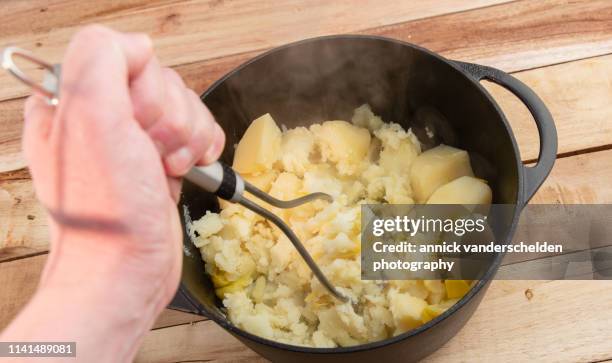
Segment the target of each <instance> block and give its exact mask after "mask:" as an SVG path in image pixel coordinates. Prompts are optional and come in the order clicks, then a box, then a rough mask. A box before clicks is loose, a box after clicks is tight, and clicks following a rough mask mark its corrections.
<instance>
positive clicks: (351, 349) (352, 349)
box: [179, 34, 525, 354]
mask: <svg viewBox="0 0 612 363" xmlns="http://www.w3.org/2000/svg"><path fill="white" fill-rule="evenodd" d="M328 39H366V40H373V41H384V42H389V43H395V44H398V45H402V46H407V47H410V48H413V49H415V50H417V51H420V52H424V53H426V54H428V55H429V56H432V57H434V58H437V59H438V60H440V61H442V62H444V63H446V64H447V65H449V66H450V67H452V68H454V69H455V70H456V71H457V72H459V73H460V74H461V75H462V76H463V77H465V78H466V79H467V80H468V81H469V82H471V83H472V84H473V85H474V86H476V87H477V88H478V89H479V90H480V92H481V93H482V94H483V95H484V97H486V99H487V100H488V101H489V102H491V104H492V105H493V107H494V108H495V110H496V111H497V113H498V114H499V115H500V116H501V119H502V121H503V123H504V126H505V128H506V132H507V134H508V136H509V138H510V140H511V143H512V148H513V151H514V155H515V167H516V170H517V174H518V186H517V196H516V203H515V205H516V208H515V211H514V215H513V219H512V224H511V226H510V229H509V232H508V238H510V237H511V236H513V235H514V231H515V228H516V225H517V222H518V216H519V215H520V212H521V210H522V208H523V205H524V204H525V203H524V202H523V195H522V193H523V184H524V176H523V168H522V160H521V158H520V152H519V150H518V146H517V143H516V139H515V137H514V133H513V132H512V128H511V127H510V124H509V123H508V120H507V119H506V116H505V114H504V113H503V112H502V110H501V108H500V107H499V105H498V104H497V102H495V100H494V99H493V97H492V96H491V94H490V93H489V92H488V91H487V90H486V89H485V88H484V87H483V86H482V85H481V84H480V82H479V81H477V80H475V79H473V78H472V77H471V76H469V75H468V74H467V73H466V72H465V71H464V70H463V69H461V68H460V67H459V66H458V65H457V64H456V63H455V62H453V61H452V60H449V59H447V58H445V57H443V56H441V55H440V54H437V53H435V52H432V51H430V50H428V49H426V48H423V47H420V46H418V45H415V44H412V43H408V42H405V41H402V40H398V39H393V38H388V37H383V36H377V35H361V34H336V35H325V36H319V37H313V38H308V39H303V40H298V41H295V42H291V43H288V44H285V45H282V46H278V47H275V48H272V49H270V50H268V51H266V52H264V53H262V54H259V55H257V56H256V57H254V58H252V59H249V60H247V61H246V62H244V63H242V64H240V65H239V66H237V67H236V68H234V69H232V70H231V71H229V72H228V73H226V74H225V75H223V77H221V78H219V79H218V80H217V81H215V82H214V83H213V84H211V85H210V86H209V87H208V88H207V89H206V91H204V92H203V93H202V95H201V96H200V99H201V100H202V101H204V100H205V98H206V96H208V95H209V94H210V93H211V92H212V91H214V90H215V89H216V88H217V87H218V86H219V85H220V84H222V83H223V82H225V81H226V80H227V79H229V78H230V77H232V76H234V75H235V74H236V73H238V72H239V71H241V70H242V69H244V68H246V67H247V66H249V65H251V64H252V63H255V62H257V61H259V60H261V59H262V58H264V57H267V56H269V55H271V54H274V53H276V52H278V51H282V50H285V49H287V48H290V47H294V46H298V45H301V44H306V43H311V42H320V41H325V40H328ZM504 255H505V254H504V253H498V254H497V256H496V257H495V259H494V260H493V263H492V264H491V266H490V267H489V269H488V270H487V271H486V273H485V275H484V276H483V278H482V279H480V280H478V281H477V282H476V284H475V285H474V286H473V287H472V288H471V289H470V290H469V291H468V293H467V294H466V295H464V296H463V297H462V298H461V299H460V300H459V301H458V302H456V303H455V304H454V305H452V306H451V307H450V308H449V309H447V310H446V311H445V312H444V313H442V314H440V315H439V316H437V317H436V318H434V319H432V320H430V321H428V322H427V323H425V324H423V325H421V326H419V327H417V328H415V329H411V330H408V331H406V332H404V333H402V334H398V335H396V336H393V337H390V338H387V339H383V340H379V341H375V342H370V343H365V344H359V345H353V346H347V347H335V348H315V347H307V346H299V345H291V344H286V343H281V342H277V341H274V340H270V339H267V338H263V337H260V336H257V335H254V334H251V333H249V332H247V331H245V330H242V329H240V328H238V327H236V326H235V325H233V324H232V323H231V322H230V321H229V319H221V318H220V317H219V316H218V315H217V314H208V313H207V312H206V308H205V307H204V306H203V305H202V304H200V303H199V301H198V300H197V299H195V298H194V297H193V296H192V295H191V293H189V290H188V289H187V288H186V287H185V286H184V285H183V284H182V283H181V285H180V287H179V290H180V291H179V292H182V293H183V294H185V295H186V297H187V298H188V299H189V300H191V302H192V303H193V304H194V305H195V306H196V307H197V309H198V311H200V312H202V313H203V314H204V315H205V316H206V317H208V318H209V319H211V320H213V321H214V322H215V323H216V324H218V325H220V326H221V327H223V328H224V329H226V330H228V331H229V332H230V333H232V334H234V335H236V336H238V337H239V338H244V339H248V340H251V341H254V342H256V343H258V344H262V345H265V346H268V347H272V348H277V349H283V350H286V351H292V352H297V353H308V354H342V353H356V352H361V351H366V350H371V349H377V348H383V347H386V346H388V345H391V344H395V343H399V342H401V341H403V340H405V339H408V338H411V337H413V336H416V335H419V334H422V333H424V332H425V331H427V330H429V329H430V328H433V327H434V326H436V325H438V324H440V323H441V322H442V321H444V320H445V319H446V318H448V317H449V316H450V315H452V314H454V313H455V312H457V311H459V310H460V309H461V308H463V307H464V306H465V305H466V304H467V303H468V302H469V301H470V300H472V298H473V297H474V296H476V294H478V293H479V292H480V290H482V289H483V288H484V287H485V285H486V284H488V283H489V281H490V280H491V278H492V277H493V275H495V273H496V272H497V270H498V268H499V265H500V264H501V261H502V259H503V257H504Z"/></svg>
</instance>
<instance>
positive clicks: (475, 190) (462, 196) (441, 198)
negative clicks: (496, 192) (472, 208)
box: [427, 176, 492, 205]
mask: <svg viewBox="0 0 612 363" xmlns="http://www.w3.org/2000/svg"><path fill="white" fill-rule="evenodd" d="M491 199H492V193H491V188H490V187H489V185H487V183H486V182H484V181H483V180H482V179H478V178H474V177H471V176H462V177H460V178H457V179H455V180H453V181H451V182H449V183H446V184H444V185H442V186H441V187H440V188H438V189H436V191H435V192H434V193H433V194H432V195H431V196H430V197H429V199H428V200H427V204H463V205H466V204H468V205H469V204H487V205H488V204H491Z"/></svg>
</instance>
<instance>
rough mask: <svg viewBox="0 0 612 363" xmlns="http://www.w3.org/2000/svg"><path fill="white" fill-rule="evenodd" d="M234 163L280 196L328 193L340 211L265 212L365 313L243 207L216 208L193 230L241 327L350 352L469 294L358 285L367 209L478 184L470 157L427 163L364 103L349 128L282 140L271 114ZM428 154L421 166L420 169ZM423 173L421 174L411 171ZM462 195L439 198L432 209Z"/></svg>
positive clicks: (296, 133)
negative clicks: (272, 215) (289, 230)
mask: <svg viewBox="0 0 612 363" xmlns="http://www.w3.org/2000/svg"><path fill="white" fill-rule="evenodd" d="M246 135H248V137H247V136H246ZM451 149H452V150H451ZM237 153H238V155H239V156H240V157H239V158H237V159H236V160H235V161H234V168H235V169H236V170H242V171H243V174H242V176H243V177H244V178H245V179H246V180H248V181H249V182H251V183H253V184H254V185H256V186H257V187H259V188H261V189H262V190H264V191H266V192H268V193H270V194H271V195H272V196H274V197H276V198H279V199H293V198H296V197H299V196H302V195H304V194H307V193H312V192H319V191H322V192H326V193H329V194H331V195H333V197H334V202H333V203H328V202H324V201H315V202H313V203H309V204H306V205H302V206H300V207H298V208H294V209H287V210H283V209H277V208H274V207H271V206H269V205H266V204H265V203H263V202H262V201H259V200H258V202H259V203H260V204H263V205H264V206H265V207H266V208H269V209H271V210H272V211H273V212H274V213H276V214H277V215H279V216H280V217H282V218H283V220H284V221H285V222H286V223H287V224H288V225H289V226H290V227H291V228H292V229H293V231H295V233H296V234H297V235H298V237H299V238H300V239H301V241H302V242H303V243H304V245H305V246H306V248H307V249H308V251H309V252H310V254H311V255H312V256H313V258H314V259H315V261H316V262H317V263H318V265H319V266H320V267H321V269H322V270H323V272H324V273H325V275H326V276H327V277H328V278H329V279H330V280H331V282H332V284H334V285H335V286H337V287H338V289H339V290H341V292H342V293H344V294H346V295H349V296H351V297H352V299H353V301H358V302H359V308H358V309H357V311H356V310H354V309H353V307H352V306H351V304H349V303H342V302H340V301H338V300H336V299H334V298H333V297H332V296H331V295H330V294H329V293H328V292H327V291H326V290H325V288H324V287H323V286H321V284H320V283H319V281H318V280H317V279H316V278H315V277H314V276H313V274H312V273H311V271H310V270H309V269H308V267H307V265H306V264H305V263H304V261H303V260H302V259H301V258H300V256H299V254H298V253H297V252H296V251H295V250H294V248H293V245H292V244H291V243H290V241H289V240H288V239H287V237H286V236H285V235H284V234H283V233H281V232H280V230H278V229H277V228H276V227H275V226H273V225H272V224H271V223H269V222H268V221H266V220H265V219H263V218H262V217H260V216H258V215H256V214H255V213H253V212H251V211H249V210H247V209H245V208H243V207H242V206H239V205H236V204H230V203H227V202H221V206H222V210H221V212H220V213H210V212H208V213H207V214H206V215H205V216H204V217H202V218H201V219H200V220H198V221H195V222H194V223H193V225H192V226H191V231H190V232H191V235H192V239H193V241H194V243H195V245H196V246H197V247H198V248H199V249H200V251H201V253H202V258H203V259H204V261H205V262H206V272H207V273H208V274H210V276H211V277H212V280H213V282H214V284H215V287H216V292H217V295H218V296H219V297H220V298H221V299H222V300H223V305H224V306H225V307H226V308H227V313H228V316H229V319H230V320H231V321H232V322H233V323H234V324H235V325H236V326H238V327H240V328H242V329H244V330H246V331H248V332H250V333H253V334H256V335H259V336H262V337H265V338H268V339H271V340H275V341H279V342H283V343H288V344H294V345H303V346H314V347H336V346H350V345H356V344H362V343H367V342H372V341H376V340H381V339H385V338H388V337H391V336H393V335H396V334H399V333H402V332H404V331H407V330H409V329H413V328H415V327H418V326H419V325H421V324H423V323H425V322H427V321H429V320H431V319H433V318H435V317H436V316H438V315H440V314H441V313H443V312H444V311H445V310H446V309H448V308H449V307H450V306H451V305H452V304H454V303H455V302H456V301H457V300H458V299H459V298H461V297H462V296H463V295H464V294H465V293H466V292H467V291H468V290H469V288H470V284H469V282H466V281H442V280H433V281H386V282H382V281H364V280H361V278H360V276H361V271H360V218H361V217H360V204H362V203H402V204H411V203H414V202H415V200H416V199H417V198H416V196H415V193H414V191H413V188H414V187H415V186H416V187H417V188H418V191H419V194H418V199H419V200H418V201H419V202H423V200H424V198H426V197H429V196H430V195H431V194H432V193H434V192H435V191H434V190H430V189H431V188H430V187H429V185H434V184H435V185H437V186H439V185H445V184H446V183H447V182H449V181H452V180H455V179H457V178H459V177H462V176H465V177H471V176H472V171H471V168H470V166H469V160H468V159H467V158H466V156H467V154H465V155H464V154H463V153H465V152H463V151H461V150H459V149H454V148H450V147H448V146H444V148H443V150H438V151H436V148H434V149H432V150H428V151H427V152H425V153H422V151H421V145H420V143H419V141H418V140H417V138H416V137H415V136H414V134H413V133H412V132H411V131H410V130H408V131H406V130H404V129H403V128H402V127H401V126H400V125H398V124H395V123H384V122H383V121H382V120H381V118H380V117H378V116H376V115H374V114H373V113H372V111H371V110H370V108H369V106H367V105H364V106H361V107H359V108H357V109H356V110H355V113H354V116H353V119H352V122H351V123H349V122H346V121H340V120H334V121H325V122H323V123H322V124H314V125H312V126H310V127H309V128H304V127H298V128H295V129H291V130H287V131H285V132H281V131H280V129H278V127H277V126H276V124H275V122H273V119H272V117H271V116H270V115H264V116H262V117H260V118H259V119H257V120H255V121H254V122H253V124H252V125H251V127H250V128H249V131H247V133H246V134H245V138H243V140H241V142H240V144H239V145H238V147H237ZM438 154H439V155H438ZM447 154H448V155H451V156H452V157H453V159H452V160H449V159H447V158H445V156H444V155H447ZM421 155H422V158H423V159H425V161H419V159H420V158H421ZM430 159H431V160H433V161H431V162H429V161H428V160H430ZM453 160H457V162H455V161H453ZM466 162H467V167H466V164H465V163H466ZM431 163H433V166H432V164H431ZM419 164H426V165H425V166H421V167H420V168H423V170H422V171H421V170H414V168H413V166H414V165H419ZM415 173H416V174H417V175H418V176H420V178H419V177H416V178H415V175H413V174H415ZM432 178H434V179H436V178H437V179H436V180H435V181H432ZM472 179H474V180H475V181H472V180H471V179H470V182H474V183H475V182H478V181H480V179H476V178H472ZM431 183H433V184H431ZM480 183H482V184H484V187H482V186H480V187H479V188H478V189H477V191H478V192H477V193H476V192H473V193H471V194H470V195H474V196H477V197H480V196H481V195H483V194H484V195H485V196H484V197H485V198H486V197H487V195H486V194H487V190H488V193H489V195H488V198H489V199H488V200H489V201H490V189H489V188H488V186H486V183H484V182H482V181H480ZM455 184H457V183H455ZM459 184H461V185H463V184H465V180H462V183H459ZM470 185H471V184H470ZM456 187H457V186H456V185H455V186H453V185H451V186H449V187H446V189H443V190H442V192H441V193H438V194H434V197H435V202H437V203H440V202H441V200H442V201H443V199H444V195H447V194H448V192H449V191H451V192H452V191H453V190H454V189H453V188H456ZM471 187H472V188H474V187H473V186H471ZM445 190H446V192H444V191H445ZM252 198H254V197H252ZM462 202H465V200H462ZM468 202H469V200H468ZM472 202H474V203H477V202H478V201H477V200H474V201H472Z"/></svg>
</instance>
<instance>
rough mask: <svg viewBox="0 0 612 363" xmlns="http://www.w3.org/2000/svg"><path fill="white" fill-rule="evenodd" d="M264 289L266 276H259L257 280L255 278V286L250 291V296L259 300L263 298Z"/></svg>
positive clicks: (254, 299)
mask: <svg viewBox="0 0 612 363" xmlns="http://www.w3.org/2000/svg"><path fill="white" fill-rule="evenodd" d="M265 290H266V277H265V276H263V275H262V276H259V277H258V278H257V280H255V286H254V287H253V290H252V291H251V297H252V298H253V301H255V302H261V301H262V300H263V296H264V291H265Z"/></svg>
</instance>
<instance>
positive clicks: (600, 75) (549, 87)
mask: <svg viewBox="0 0 612 363" xmlns="http://www.w3.org/2000/svg"><path fill="white" fill-rule="evenodd" d="M497 8H498V7H497V6H496V7H490V8H486V9H481V10H476V11H473V12H483V11H487V12H492V11H493V10H495V9H497ZM555 11H556V10H555ZM566 11H567V12H568V13H569V12H570V10H566ZM471 13H472V12H469V13H468V14H471ZM589 14H590V13H583V14H582V16H585V17H586V16H588V15H589ZM557 15H558V14H557ZM566 15H568V16H569V14H566ZM447 16H450V17H453V16H455V15H447ZM499 16H501V15H499ZM445 17H446V16H443V17H441V18H445ZM433 19H437V18H432V19H427V20H424V22H431V21H433ZM460 19H462V18H458V19H457V20H458V21H459V20H460ZM610 25H611V26H610V27H609V29H612V23H611V24H610ZM427 26H428V27H432V26H434V25H433V24H428V25H427ZM427 26H425V25H423V27H424V29H423V30H422V31H423V32H424V31H425V30H426V28H427ZM466 26H467V25H466ZM394 29H396V30H397V29H399V30H398V34H397V35H400V34H402V32H403V30H401V29H403V28H401V27H398V28H394ZM511 33H512V32H511ZM450 34H451V33H450V32H449V35H448V36H450ZM587 35H588V34H583V35H582V36H587ZM448 36H447V38H448ZM609 38H610V39H612V31H611V33H610V34H609ZM542 39H548V38H542ZM447 41H448V44H445V46H446V48H449V47H451V50H448V51H450V52H454V54H456V55H458V56H459V55H460V52H461V50H460V49H458V48H452V47H453V44H454V42H455V39H454V38H450V39H447ZM497 41H498V43H494V44H491V49H493V48H494V49H497V50H496V52H497V53H498V54H504V52H510V51H512V50H513V48H511V47H510V48H508V47H507V46H506V45H505V44H506V43H504V42H501V40H500V39H497ZM532 41H533V42H538V41H541V40H540V38H537V39H532ZM491 42H493V41H491ZM496 44H498V45H496ZM435 46H438V47H442V45H441V44H435ZM541 46H546V44H541ZM466 47H467V48H465V49H464V51H466V52H468V53H465V54H463V55H464V57H459V58H462V59H470V57H472V56H474V55H473V54H471V53H469V52H471V48H469V47H468V46H467V45H466ZM506 48H508V49H506ZM554 49H555V48H549V49H546V50H543V51H542V52H541V53H542V54H545V53H548V52H552V53H551V54H553V53H554V52H555V51H554ZM589 49H591V48H589ZM593 49H598V48H593ZM514 50H516V49H514ZM610 51H612V48H610ZM457 52H459V53H457ZM508 54H509V53H508ZM254 55H255V53H248V54H241V55H237V56H231V57H226V58H221V59H215V60H212V61H205V62H198V63H195V64H189V65H184V66H179V67H177V68H176V69H177V71H178V72H179V73H180V74H181V75H182V76H183V78H184V79H185V80H186V82H187V84H188V86H190V87H191V88H192V89H195V90H198V91H200V90H203V89H205V88H207V87H208V86H209V85H210V84H211V83H213V82H214V81H215V80H216V79H218V78H219V77H221V76H222V75H223V74H224V73H226V72H227V71H229V70H231V69H232V68H234V67H236V66H237V65H239V64H240V63H242V62H243V61H244V60H246V59H247V58H250V57H251V56H254ZM529 59H535V58H533V57H532V58H529ZM475 61H479V60H478V59H476V60H475ZM481 61H483V62H486V61H487V60H486V59H484V58H483V59H481ZM492 63H495V62H492ZM494 65H495V64H494ZM515 75H516V76H517V77H518V78H519V79H521V80H522V81H524V82H525V83H527V84H528V85H529V86H530V87H532V88H533V89H534V91H536V93H538V94H539V95H540V96H541V97H542V98H543V99H544V101H545V102H546V104H547V105H548V107H549V108H550V110H551V112H552V113H553V116H554V117H555V120H556V123H557V127H558V129H559V140H560V142H559V151H560V152H561V153H567V152H573V151H576V150H582V149H586V148H592V147H597V146H601V145H605V144H609V143H610V140H611V139H612V137H611V136H612V124H611V123H610V122H607V119H606V118H605V115H606V114H609V113H610V111H609V110H610V109H611V108H612V105H611V104H610V103H609V102H608V98H609V97H608V95H610V94H612V55H607V56H602V57H595V58H591V59H584V60H580V61H575V62H570V63H566V64H559V65H555V66H549V67H544V68H538V69H532V70H528V71H523V72H519V73H515ZM0 77H1V75H0ZM487 88H488V89H489V90H490V91H491V92H492V93H493V95H494V97H495V98H496V99H497V100H498V103H499V104H500V105H501V106H502V109H503V110H504V112H505V113H506V115H507V116H508V119H509V120H510V121H511V123H512V125H513V127H514V128H515V130H516V132H515V134H516V135H517V139H518V142H519V145H520V146H521V151H522V155H523V158H524V159H525V160H531V159H534V158H535V157H537V153H538V145H539V141H538V135H537V133H536V132H535V130H536V128H535V125H534V123H533V121H532V118H531V116H530V115H529V113H528V112H527V109H526V108H525V107H524V106H523V105H522V104H521V103H520V102H519V101H518V99H517V98H516V97H514V96H512V95H511V94H510V93H509V92H507V91H505V90H502V89H501V87H499V86H495V85H488V86H487ZM0 92H1V91H0ZM22 105H23V101H22V100H19V99H17V100H10V101H5V102H1V103H0V126H2V128H1V129H2V130H5V131H3V132H2V133H1V134H0V172H4V171H10V170H17V169H19V168H21V167H23V166H24V165H25V162H24V161H23V158H22V157H21V155H20V152H19V150H20V136H19V135H20V133H21V129H22V120H21V119H22V116H21V108H22V107H23V106H22ZM606 110H608V112H606ZM576 120H580V122H576ZM590 127H593V128H596V129H597V130H599V131H598V132H590V130H591V128H590Z"/></svg>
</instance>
